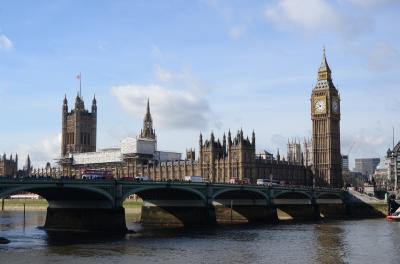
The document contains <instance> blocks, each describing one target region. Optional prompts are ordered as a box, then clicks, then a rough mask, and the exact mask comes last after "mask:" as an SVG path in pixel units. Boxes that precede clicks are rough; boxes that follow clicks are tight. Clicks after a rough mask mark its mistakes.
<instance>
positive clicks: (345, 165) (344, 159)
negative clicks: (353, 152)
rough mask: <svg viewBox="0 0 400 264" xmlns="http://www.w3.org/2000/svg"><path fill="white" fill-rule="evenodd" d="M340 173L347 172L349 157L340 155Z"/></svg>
mask: <svg viewBox="0 0 400 264" xmlns="http://www.w3.org/2000/svg"><path fill="white" fill-rule="evenodd" d="M342 171H343V172H347V171H350V169H349V155H342Z"/></svg>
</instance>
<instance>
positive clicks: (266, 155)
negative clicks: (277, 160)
mask: <svg viewBox="0 0 400 264" xmlns="http://www.w3.org/2000/svg"><path fill="white" fill-rule="evenodd" d="M257 158H258V159H261V160H268V161H273V160H274V154H272V153H269V152H268V151H267V150H264V151H263V152H262V153H258V154H257Z"/></svg>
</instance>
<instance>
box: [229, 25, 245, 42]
mask: <svg viewBox="0 0 400 264" xmlns="http://www.w3.org/2000/svg"><path fill="white" fill-rule="evenodd" d="M246 30H247V27H246V26H245V25H239V26H234V27H231V28H230V29H229V36H230V37H231V38H233V39H239V38H240V37H241V36H242V35H243V34H245V33H246Z"/></svg>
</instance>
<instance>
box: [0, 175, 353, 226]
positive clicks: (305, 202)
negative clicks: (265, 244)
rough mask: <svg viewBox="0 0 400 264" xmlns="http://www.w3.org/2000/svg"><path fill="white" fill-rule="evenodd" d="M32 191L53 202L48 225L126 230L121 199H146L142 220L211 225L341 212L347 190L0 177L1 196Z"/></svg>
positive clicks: (339, 214)
mask: <svg viewBox="0 0 400 264" xmlns="http://www.w3.org/2000/svg"><path fill="white" fill-rule="evenodd" d="M19 192H32V193H35V194H38V195H40V196H41V197H43V198H44V199H46V200H47V201H48V203H49V206H48V208H47V215H46V222H45V226H44V227H45V228H47V229H49V230H85V231H111V232H121V231H126V223H125V209H124V208H123V206H122V204H123V202H124V201H125V200H126V199H127V198H128V197H129V196H131V195H133V194H136V195H138V196H139V197H140V198H142V199H143V206H142V209H141V210H142V211H141V222H142V223H143V224H151V225H152V224H154V225H207V224H218V223H220V224H223V223H240V222H261V223H269V222H276V221H278V214H277V212H278V210H279V211H280V212H281V213H283V214H285V215H287V216H288V218H290V219H317V218H320V217H323V218H341V217H344V216H346V215H348V214H349V213H350V214H351V212H349V206H348V205H349V202H348V201H349V197H348V196H349V194H348V193H347V192H345V191H342V190H340V189H329V188H312V187H305V186H285V185H273V186H257V185H236V184H218V183H212V184H211V183H189V182H174V181H163V182H155V181H143V182H138V181H127V180H71V179H51V178H47V179H29V178H23V179H0V198H6V197H8V196H10V195H11V194H14V193H19Z"/></svg>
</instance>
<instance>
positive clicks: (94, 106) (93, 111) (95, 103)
mask: <svg viewBox="0 0 400 264" xmlns="http://www.w3.org/2000/svg"><path fill="white" fill-rule="evenodd" d="M95 112H97V101H96V95H93V100H92V113H95Z"/></svg>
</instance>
